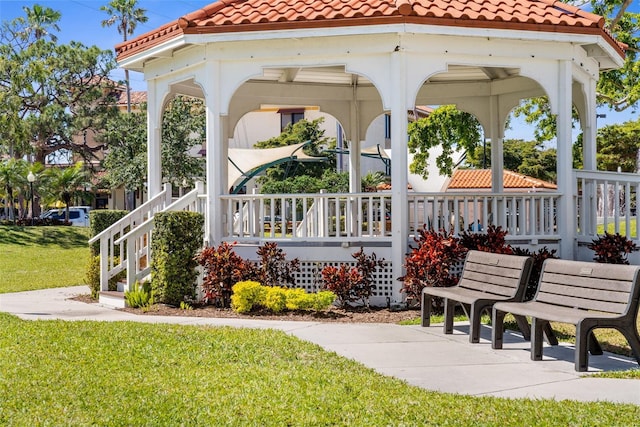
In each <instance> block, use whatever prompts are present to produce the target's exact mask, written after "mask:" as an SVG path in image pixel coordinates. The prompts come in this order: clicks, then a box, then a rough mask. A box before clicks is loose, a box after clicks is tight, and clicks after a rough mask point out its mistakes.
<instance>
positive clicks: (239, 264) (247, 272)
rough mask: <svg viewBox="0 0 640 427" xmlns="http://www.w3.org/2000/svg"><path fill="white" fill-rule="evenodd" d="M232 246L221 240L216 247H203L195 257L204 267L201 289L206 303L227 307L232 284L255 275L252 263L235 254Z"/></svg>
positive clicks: (229, 301) (229, 302)
mask: <svg viewBox="0 0 640 427" xmlns="http://www.w3.org/2000/svg"><path fill="white" fill-rule="evenodd" d="M233 246H234V244H229V243H227V242H222V243H221V244H220V246H218V247H217V248H216V247H208V248H205V249H203V250H202V251H201V252H200V254H198V256H197V257H196V259H197V261H198V263H199V264H200V265H201V266H203V267H204V279H203V282H202V291H203V293H204V298H203V299H204V302H205V303H207V304H216V305H218V306H221V307H229V306H230V304H231V294H232V293H233V291H232V290H231V288H232V287H233V285H235V284H236V283H237V282H241V281H243V280H247V279H248V278H251V277H255V275H256V272H255V266H254V264H253V263H251V262H249V261H247V260H245V259H243V258H242V257H240V256H239V255H238V254H236V253H235V252H234V251H233Z"/></svg>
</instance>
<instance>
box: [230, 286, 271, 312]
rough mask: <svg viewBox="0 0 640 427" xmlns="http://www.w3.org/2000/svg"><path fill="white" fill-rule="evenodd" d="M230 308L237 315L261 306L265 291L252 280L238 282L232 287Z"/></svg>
mask: <svg viewBox="0 0 640 427" xmlns="http://www.w3.org/2000/svg"><path fill="white" fill-rule="evenodd" d="M232 290H233V295H231V307H232V308H233V309H234V310H235V311H237V312H238V313H248V312H250V311H251V310H252V309H253V308H254V307H255V306H258V305H263V304H264V300H265V294H266V289H265V288H264V286H262V285H260V283H258V282H255V281H253V280H246V281H243V282H238V283H236V284H235V285H233V288H232Z"/></svg>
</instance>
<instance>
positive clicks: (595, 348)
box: [589, 331, 603, 356]
mask: <svg viewBox="0 0 640 427" xmlns="http://www.w3.org/2000/svg"><path fill="white" fill-rule="evenodd" d="M589 353H591V355H592V356H602V354H603V352H602V347H600V343H599V342H598V339H597V338H596V336H595V335H594V334H593V331H591V332H590V333H589Z"/></svg>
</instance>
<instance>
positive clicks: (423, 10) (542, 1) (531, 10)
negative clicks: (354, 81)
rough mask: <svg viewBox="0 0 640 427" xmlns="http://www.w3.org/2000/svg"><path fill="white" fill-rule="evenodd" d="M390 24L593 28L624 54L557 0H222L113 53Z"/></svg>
mask: <svg viewBox="0 0 640 427" xmlns="http://www.w3.org/2000/svg"><path fill="white" fill-rule="evenodd" d="M393 24H404V25H422V26H425V27H434V26H435V27H453V28H456V27H458V28H465V29H467V30H469V29H476V30H482V31H484V30H487V29H489V30H511V31H513V30H515V31H520V32H537V33H554V34H558V33H559V34H562V33H564V34H574V35H587V36H588V35H592V36H593V35H596V36H600V37H601V40H603V41H604V44H607V45H609V46H610V48H613V50H614V51H615V52H616V53H617V55H619V56H621V57H623V56H624V47H625V46H624V45H623V44H620V43H618V42H616V40H615V39H613V37H612V36H611V35H610V34H609V33H608V32H607V31H606V30H605V29H604V19H603V18H602V17H600V16H597V15H594V14H591V13H588V12H585V11H583V10H581V9H579V8H577V7H575V6H571V5H567V4H564V3H561V2H559V1H555V0H220V1H217V2H214V3H211V4H210V5H208V6H206V7H203V8H202V9H199V10H197V11H195V12H192V13H190V14H187V15H185V16H183V17H181V18H179V19H177V20H175V21H173V22H170V23H168V24H166V25H164V26H162V27H160V28H158V29H156V30H153V31H151V32H148V33H146V34H143V35H141V36H139V37H136V38H134V39H132V40H129V41H127V42H124V43H121V44H119V45H117V46H116V53H117V58H118V61H120V62H122V61H124V60H126V59H128V60H127V61H126V62H128V63H129V64H130V66H129V68H131V69H138V67H140V66H141V64H140V63H139V62H138V61H135V60H134V61H133V62H136V65H135V66H134V65H133V64H132V61H131V59H132V57H139V56H146V58H145V59H146V60H148V59H151V58H150V57H149V54H151V55H157V56H156V57H162V56H166V55H167V53H169V54H171V52H173V51H175V50H177V49H180V48H184V47H185V46H187V45H189V44H190V42H189V41H188V36H190V35H219V36H220V35H225V36H227V38H226V39H227V40H229V38H228V36H229V35H231V34H243V35H245V36H246V34H247V33H252V32H261V33H264V32H279V31H280V32H281V31H286V30H304V29H325V30H328V29H335V28H338V27H342V28H348V27H351V28H353V27H358V26H360V27H371V26H376V25H378V26H380V25H382V26H384V25H393ZM212 40H213V39H212ZM585 44H588V46H585V49H588V50H590V55H591V56H594V57H602V58H606V56H608V54H606V53H605V52H604V51H605V50H607V48H606V46H602V45H597V44H593V43H592V42H585ZM167 50H168V51H169V52H167ZM151 51H153V52H151ZM150 52H151V53H150ZM140 59H141V58H140ZM602 62H610V61H602ZM310 72H311V71H310ZM294 74H295V73H294ZM278 78H281V76H280V77H278ZM285 78H287V77H286V76H285ZM300 78H302V76H301V77H300ZM342 78H345V77H344V76H343V77H342Z"/></svg>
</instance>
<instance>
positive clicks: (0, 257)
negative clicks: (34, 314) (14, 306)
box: [0, 226, 89, 293]
mask: <svg viewBox="0 0 640 427" xmlns="http://www.w3.org/2000/svg"><path fill="white" fill-rule="evenodd" d="M88 238H89V230H88V229H87V228H82V227H62V226H61V227H12V226H0V272H1V275H2V276H1V280H0V293H6V292H20V291H28V290H34V289H45V288H59V287H63V286H74V285H81V284H83V283H84V282H85V280H84V277H85V274H86V268H87V263H88V261H89V246H88V244H87V240H88Z"/></svg>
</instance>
